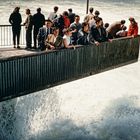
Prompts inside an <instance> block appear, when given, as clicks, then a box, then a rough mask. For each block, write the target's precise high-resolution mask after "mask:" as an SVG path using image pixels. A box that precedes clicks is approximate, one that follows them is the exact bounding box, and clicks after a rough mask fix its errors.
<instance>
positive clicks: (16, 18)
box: [9, 7, 22, 48]
mask: <svg viewBox="0 0 140 140" xmlns="http://www.w3.org/2000/svg"><path fill="white" fill-rule="evenodd" d="M19 10H20V7H16V8H15V9H14V11H13V13H12V14H11V15H10V17H9V22H10V24H11V25H12V32H13V45H14V48H16V38H17V48H20V46H19V40H20V30H21V25H20V24H21V22H22V18H21V14H20V13H19Z"/></svg>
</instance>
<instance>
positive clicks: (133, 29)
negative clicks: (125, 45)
mask: <svg viewBox="0 0 140 140" xmlns="http://www.w3.org/2000/svg"><path fill="white" fill-rule="evenodd" d="M129 21H130V25H129V29H128V32H127V36H132V37H136V36H137V35H138V24H137V22H136V21H135V19H134V18H133V17H130V18H129Z"/></svg>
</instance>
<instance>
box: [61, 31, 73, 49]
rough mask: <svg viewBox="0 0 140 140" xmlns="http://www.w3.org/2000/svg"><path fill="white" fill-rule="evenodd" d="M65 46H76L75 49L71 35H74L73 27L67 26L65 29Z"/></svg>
mask: <svg viewBox="0 0 140 140" xmlns="http://www.w3.org/2000/svg"><path fill="white" fill-rule="evenodd" d="M63 34H64V36H63V47H64V48H67V49H69V48H74V49H75V46H74V45H72V41H71V36H72V29H70V28H65V29H64V30H63Z"/></svg>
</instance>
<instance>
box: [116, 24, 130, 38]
mask: <svg viewBox="0 0 140 140" xmlns="http://www.w3.org/2000/svg"><path fill="white" fill-rule="evenodd" d="M126 29H127V27H126V26H123V28H122V30H121V31H119V32H117V33H116V37H117V38H119V37H126V36H127V31H126Z"/></svg>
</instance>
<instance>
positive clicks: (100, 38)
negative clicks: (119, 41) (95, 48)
mask: <svg viewBox="0 0 140 140" xmlns="http://www.w3.org/2000/svg"><path fill="white" fill-rule="evenodd" d="M108 40H109V39H108V37H107V34H106V30H105V29H104V27H103V26H102V18H97V19H96V25H93V26H92V27H91V30H90V34H89V41H90V43H95V44H96V45H99V44H100V43H101V42H105V41H108Z"/></svg>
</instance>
